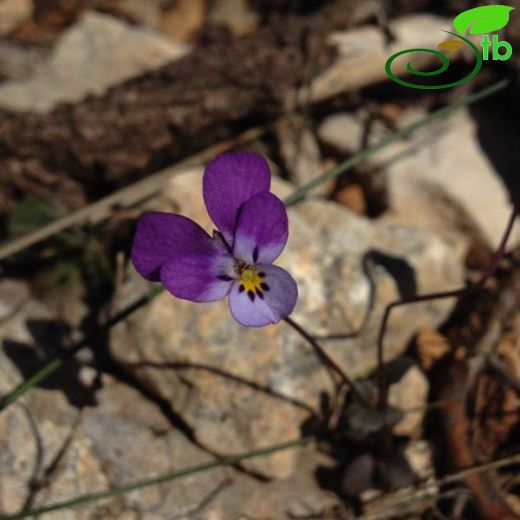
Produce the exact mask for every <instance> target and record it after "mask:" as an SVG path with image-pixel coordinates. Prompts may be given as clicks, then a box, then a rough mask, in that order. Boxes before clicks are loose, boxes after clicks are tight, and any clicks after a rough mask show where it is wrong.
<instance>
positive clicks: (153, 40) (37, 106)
mask: <svg viewBox="0 0 520 520" xmlns="http://www.w3.org/2000/svg"><path fill="white" fill-rule="evenodd" d="M187 51H188V48H187V47H186V46H183V45H175V44H173V43H172V42H170V41H169V40H168V39H166V38H165V37H162V36H160V35H158V34H155V33H153V32H151V31H149V30H147V29H143V28H139V27H133V26H131V25H129V24H126V23H124V22H122V21H120V20H117V19H116V18H113V17H111V16H107V15H104V14H100V13H96V12H87V13H85V14H84V15H83V16H82V17H81V19H80V20H79V21H78V22H77V23H76V24H75V25H74V26H72V27H71V28H70V29H68V30H66V31H65V32H64V34H63V35H62V36H61V38H60V40H59V41H58V43H57V45H56V48H55V49H54V51H53V53H52V56H51V57H50V58H49V60H48V61H47V62H45V63H43V64H42V65H41V67H40V68H38V70H37V71H36V72H35V74H34V76H32V77H31V78H29V79H25V80H19V81H15V80H10V81H6V82H4V83H3V84H2V85H0V107H3V108H7V109H9V110H30V111H36V112H46V111H49V110H51V109H52V108H53V107H54V106H55V105H56V104H58V103H61V102H66V101H68V102H74V101H79V100H81V99H83V98H84V97H86V96H87V95H88V94H102V93H104V92H105V91H106V90H107V89H108V88H109V87H110V86H112V85H115V84H116V83H119V82H121V81H123V80H126V79H129V78H131V77H133V76H137V75H139V74H141V73H143V72H145V71H148V70H152V69H154V68H157V67H160V66H161V65H164V64H165V63H167V62H168V61H171V60H174V59H177V58H179V57H181V56H184V55H185V54H186V52H187Z"/></svg>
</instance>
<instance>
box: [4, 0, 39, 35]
mask: <svg viewBox="0 0 520 520" xmlns="http://www.w3.org/2000/svg"><path fill="white" fill-rule="evenodd" d="M32 13H33V2H32V0H0V36H5V35H6V34H9V33H10V32H11V31H13V30H14V29H16V28H17V27H19V26H20V25H21V24H22V23H23V22H25V21H26V20H29V18H30V17H31V16H32Z"/></svg>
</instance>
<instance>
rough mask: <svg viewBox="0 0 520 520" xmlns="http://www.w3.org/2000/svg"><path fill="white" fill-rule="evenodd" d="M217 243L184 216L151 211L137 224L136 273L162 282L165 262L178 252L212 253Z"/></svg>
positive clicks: (135, 243) (134, 250)
mask: <svg viewBox="0 0 520 520" xmlns="http://www.w3.org/2000/svg"><path fill="white" fill-rule="evenodd" d="M214 242H215V241H214V240H213V239H212V238H211V237H210V236H209V235H208V234H207V233H206V232H205V231H204V230H203V229H202V228H201V227H200V226H199V225H198V224H197V223H195V222H193V220H190V219H189V218H187V217H183V216H182V215H175V214H173V213H163V212H159V211H151V212H148V213H144V214H143V215H142V216H141V218H140V219H139V221H138V223H137V230H136V232H135V236H134V241H133V244H132V252H131V255H130V256H131V258H132V263H133V264H134V267H135V268H136V270H137V272H138V273H139V274H140V275H141V276H143V277H144V278H146V279H148V280H153V281H157V280H159V273H160V270H161V267H162V265H163V264H164V262H165V261H166V260H167V259H168V258H169V257H171V256H172V255H174V254H178V253H201V254H204V253H206V252H212V251H213V250H214V248H215V245H214Z"/></svg>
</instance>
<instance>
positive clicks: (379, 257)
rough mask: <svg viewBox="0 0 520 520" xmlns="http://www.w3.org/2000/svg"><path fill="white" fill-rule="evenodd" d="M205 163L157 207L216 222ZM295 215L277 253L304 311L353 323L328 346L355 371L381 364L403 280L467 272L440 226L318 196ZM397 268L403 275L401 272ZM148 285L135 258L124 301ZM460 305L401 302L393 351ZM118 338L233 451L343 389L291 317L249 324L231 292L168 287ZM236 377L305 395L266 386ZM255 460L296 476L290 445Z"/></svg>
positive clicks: (193, 421) (200, 429) (453, 281)
mask: <svg viewBox="0 0 520 520" xmlns="http://www.w3.org/2000/svg"><path fill="white" fill-rule="evenodd" d="M201 175H202V172H201V171H196V170H191V171H188V172H186V173H184V174H180V175H176V176H175V177H174V178H173V179H172V181H171V182H170V183H169V184H168V185H166V186H165V187H164V197H163V200H162V202H161V203H157V204H154V209H162V210H169V211H172V210H174V211H177V212H180V213H182V214H185V215H187V216H189V217H191V218H193V219H195V220H196V221H197V222H199V223H201V225H202V226H203V227H205V229H207V230H211V229H212V226H211V224H210V222H209V218H208V216H207V214H206V211H205V209H204V207H203V204H202V196H201V189H200V187H201ZM291 190H292V188H291V186H290V185H288V184H287V183H283V182H282V181H276V182H275V183H274V191H275V193H277V194H279V195H280V196H285V195H287V194H288V193H289V192H291ZM289 218H290V238H289V244H288V247H287V248H286V250H285V251H284V253H283V254H282V256H281V257H280V259H279V261H277V263H278V264H279V265H281V266H283V267H285V268H287V269H288V270H289V271H290V272H291V273H292V275H293V276H294V277H295V278H296V280H297V282H298V285H299V291H300V295H299V300H298V303H297V306H296V309H295V312H294V315H293V317H294V319H295V320H296V321H297V322H299V323H301V324H304V325H305V327H306V328H307V329H308V331H309V332H310V333H312V334H318V335H323V334H331V333H332V334H334V333H348V334H351V335H352V337H350V338H347V339H344V340H340V341H338V340H335V341H327V342H325V341H324V342H323V346H324V348H326V349H327V351H328V352H329V354H330V355H331V356H333V357H334V358H335V359H336V360H337V361H338V363H339V364H341V365H342V366H343V367H344V369H345V370H346V371H347V372H349V374H350V375H351V376H353V377H357V376H364V375H367V373H368V372H369V371H371V370H372V369H373V368H374V367H375V365H376V336H377V332H378V326H379V324H380V320H381V316H382V312H383V310H384V308H385V306H386V305H387V304H388V303H389V302H390V301H393V300H394V299H396V298H398V295H399V290H398V283H399V284H400V285H401V290H402V291H406V290H407V288H406V287H405V285H406V284H408V285H409V287H408V290H411V289H413V285H414V284H415V285H416V288H417V291H418V292H420V293H424V292H429V291H434V290H438V289H439V288H443V289H452V288H455V287H458V286H459V285H460V284H461V283H462V276H463V274H462V269H461V265H460V259H459V258H457V256H456V255H454V254H453V251H452V250H451V249H450V247H449V246H448V245H447V244H446V243H445V242H444V241H442V240H440V239H439V238H437V237H436V236H435V235H433V234H431V233H427V232H424V231H422V230H417V229H415V228H412V227H407V226H398V225H389V224H385V223H373V222H371V221H369V220H367V219H365V218H362V217H359V216H356V215H354V214H352V213H351V212H349V211H348V210H345V209H344V208H342V207H341V206H339V205H337V204H335V203H331V202H324V201H318V200H309V201H307V202H305V203H303V204H300V205H298V206H296V207H293V208H291V209H290V211H289ZM371 251H372V253H371V254H369V252H371ZM364 257H366V260H367V265H366V268H367V269H368V270H369V271H370V273H371V279H372V282H371V281H370V280H369V279H368V278H367V274H366V272H365V269H364V267H363V259H364ZM385 265H386V267H384V266H385ZM394 269H396V270H397V272H398V273H399V274H398V277H399V279H398V280H396V279H395V278H394V277H393V275H392V274H391V273H392V272H393V271H394ZM403 274H404V275H405V276H404V277H403ZM406 278H408V279H406ZM403 282H405V283H404V285H403ZM146 287H148V289H149V287H150V284H146V283H144V282H143V280H142V279H140V277H139V276H138V275H137V274H136V273H135V272H134V271H133V270H131V272H130V273H129V281H128V283H127V284H126V286H125V287H124V288H123V291H122V294H121V295H120V301H119V304H120V305H125V304H128V303H129V302H131V301H134V300H135V299H136V298H137V297H138V296H139V294H142V293H143V292H144V291H146ZM452 306H453V302H452V301H437V302H428V303H423V304H418V305H415V306H414V307H413V309H412V308H400V309H397V310H396V312H395V313H394V314H393V315H392V319H391V322H390V327H389V331H388V334H387V335H386V338H385V358H386V359H387V360H390V359H394V358H396V357H397V356H399V355H400V354H401V353H402V352H403V351H404V350H405V349H406V346H407V342H408V341H409V339H410V338H411V336H412V335H413V333H414V332H415V330H416V328H417V327H418V326H419V325H427V324H428V325H430V326H432V327H435V326H437V325H438V324H439V323H441V322H442V321H443V320H444V319H445V318H446V317H447V315H448V313H449V312H450V309H451V308H452ZM411 312H413V316H414V319H413V320H410V318H409V316H410V313H411ZM112 346H113V351H114V354H115V355H116V356H117V358H118V359H119V360H120V361H121V362H123V363H130V364H132V366H133V367H134V368H135V369H137V370H139V371H140V372H141V373H143V374H145V375H146V377H147V378H148V379H149V380H151V381H154V383H155V385H156V386H157V388H160V390H161V393H162V394H163V395H164V396H165V397H166V398H168V399H169V400H170V401H171V403H172V405H173V406H174V408H175V409H176V411H177V413H179V414H180V415H181V416H182V417H184V418H185V420H186V421H187V422H188V423H189V424H190V426H191V427H192V428H193V429H194V431H195V433H196V435H197V438H198V439H199V440H200V441H201V442H202V443H203V444H205V445H206V446H208V447H210V448H211V449H213V450H215V451H217V452H220V453H224V454H232V453H239V452H241V451H244V450H248V449H252V448H256V447H259V446H263V445H266V444H269V443H272V442H280V441H284V440H287V439H292V438H295V437H297V436H298V435H299V427H300V424H301V422H302V421H303V420H305V419H306V418H307V417H308V416H309V410H308V409H306V408H305V406H306V407H311V408H314V409H316V408H317V406H318V403H319V396H320V392H322V391H327V392H330V391H331V390H332V386H331V382H330V379H329V377H328V374H327V371H326V370H325V369H324V368H323V366H322V365H320V363H319V362H317V360H316V357H315V355H314V353H313V352H312V350H311V349H310V347H309V345H308V344H306V342H305V341H303V340H302V338H301V337H300V336H299V335H298V334H296V333H295V332H294V331H293V330H292V329H291V328H290V327H289V326H288V325H287V324H285V323H283V322H282V323H280V324H278V325H276V326H269V327H265V328H262V329H247V328H244V327H241V326H240V325H238V324H237V323H236V322H234V320H233V318H232V317H231V316H230V313H229V310H228V308H227V302H226V301H221V302H217V303H212V304H194V303H191V302H187V301H181V300H177V299H175V298H173V297H172V296H171V295H170V294H168V293H166V292H164V293H162V294H161V295H159V296H158V297H157V298H156V299H155V300H154V301H152V302H151V303H150V304H149V305H147V306H146V307H144V308H143V309H141V310H139V311H138V312H137V313H136V314H134V315H133V316H132V317H131V318H130V319H129V320H127V322H126V323H124V324H121V325H120V326H118V327H116V328H115V329H114V330H113V334H112ZM179 365H181V368H177V369H175V366H179ZM223 372H224V373H227V375H226V374H223ZM236 377H240V378H242V379H244V380H246V381H250V382H253V383H255V384H256V385H261V386H264V387H265V388H266V389H267V390H268V391H269V392H270V393H271V394H272V393H275V394H277V395H279V396H280V397H281V396H283V397H285V398H286V399H291V400H295V401H297V402H299V403H302V405H300V406H294V405H293V404H291V403H290V402H288V401H287V400H284V399H282V398H280V397H275V396H273V395H269V394H268V393H262V392H259V391H257V390H255V389H252V388H251V387H250V386H247V385H246V384H244V383H243V382H239V381H237V380H236ZM249 465H250V467H252V468H254V469H255V470H257V471H261V472H263V473H265V474H267V475H269V476H276V477H278V478H282V477H287V476H288V475H289V474H290V473H291V472H292V470H293V467H294V454H293V453H291V452H284V453H282V454H278V455H275V456H272V457H267V458H263V459H258V460H254V461H250V462H249Z"/></svg>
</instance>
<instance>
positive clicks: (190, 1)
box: [160, 0, 206, 43]
mask: <svg viewBox="0 0 520 520" xmlns="http://www.w3.org/2000/svg"><path fill="white" fill-rule="evenodd" d="M205 18H206V0H179V1H177V2H175V4H174V6H173V7H172V9H169V10H167V11H165V12H164V13H163V15H162V17H161V24H160V27H161V30H162V31H163V32H164V33H165V34H166V36H168V37H169V39H170V40H172V41H173V42H175V43H191V42H193V41H194V40H196V38H197V36H198V35H199V33H200V31H201V30H202V29H203V27H204V22H205Z"/></svg>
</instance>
